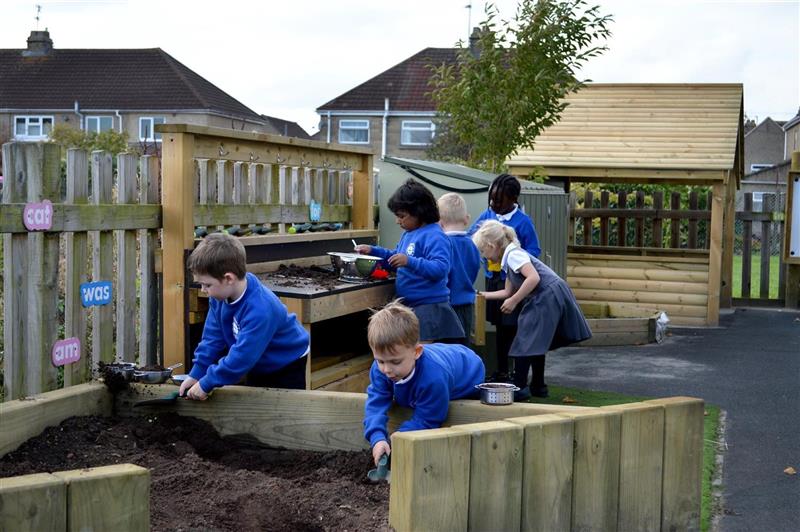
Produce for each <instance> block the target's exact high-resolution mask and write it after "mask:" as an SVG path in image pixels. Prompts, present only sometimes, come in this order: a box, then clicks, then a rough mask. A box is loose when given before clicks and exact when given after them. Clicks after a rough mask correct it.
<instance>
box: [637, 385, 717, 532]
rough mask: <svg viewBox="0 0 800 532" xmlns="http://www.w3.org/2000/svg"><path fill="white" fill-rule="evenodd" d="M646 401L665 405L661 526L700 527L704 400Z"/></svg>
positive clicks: (668, 399) (684, 398)
mask: <svg viewBox="0 0 800 532" xmlns="http://www.w3.org/2000/svg"><path fill="white" fill-rule="evenodd" d="M644 402H645V403H647V404H653V405H658V406H662V407H663V408H664V462H663V473H664V474H663V483H662V492H661V493H662V494H661V530H690V531H696V530H700V492H701V484H702V481H701V479H702V470H703V412H704V403H703V401H702V399H695V398H692V397H670V398H666V399H653V400H650V401H644Z"/></svg>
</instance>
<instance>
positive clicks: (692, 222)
mask: <svg viewBox="0 0 800 532" xmlns="http://www.w3.org/2000/svg"><path fill="white" fill-rule="evenodd" d="M697 199H698V195H697V190H692V191H691V192H689V210H692V211H696V210H697V206H698V201H697ZM687 244H688V248H689V249H697V218H694V217H692V218H689V236H688V238H687Z"/></svg>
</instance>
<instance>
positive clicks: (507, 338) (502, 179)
mask: <svg viewBox="0 0 800 532" xmlns="http://www.w3.org/2000/svg"><path fill="white" fill-rule="evenodd" d="M521 191H522V186H521V185H520V183H519V180H517V178H516V177H514V176H513V175H510V174H500V175H499V176H497V177H496V178H495V180H494V181H492V184H491V185H490V186H489V208H487V209H486V210H485V211H484V212H483V213H482V214H481V215H480V216H479V217H478V219H477V220H475V223H473V224H472V227H470V228H469V234H470V235H474V234H475V232H476V231H477V230H478V228H479V227H480V226H481V224H482V223H483V222H485V221H486V220H497V221H499V222H501V223H502V224H504V225H507V226H509V227H511V228H513V229H514V232H515V233H516V235H517V239H518V240H519V245H520V247H521V248H522V249H524V250H525V251H527V252H528V253H530V254H531V255H532V256H534V257H539V254H540V253H541V252H542V250H541V248H540V247H539V237H538V236H537V235H536V228H535V227H534V225H533V220H531V219H530V217H529V216H528V215H527V214H525V213H524V212H522V210H521V209H520V208H519V204H518V203H517V200H518V199H519V195H520V192H521ZM505 281H506V276H505V274H504V273H503V271H502V269H501V268H500V264H498V263H496V262H493V261H491V260H487V262H486V290H487V291H494V290H500V289H502V288H503V287H504V286H505ZM486 319H487V320H488V321H489V322H491V323H492V324H493V325H494V326H495V329H496V334H495V347H496V351H497V372H496V373H495V375H494V379H493V380H506V379H507V378H508V373H509V370H508V350H509V349H510V348H511V342H512V340H513V339H514V336H516V334H517V314H516V313H512V314H503V313H502V312H500V305H499V303H498V302H496V301H487V302H486Z"/></svg>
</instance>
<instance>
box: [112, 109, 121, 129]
mask: <svg viewBox="0 0 800 532" xmlns="http://www.w3.org/2000/svg"><path fill="white" fill-rule="evenodd" d="M114 114H115V115H117V118H119V133H120V134H122V115H121V114H119V109H117V110H116V111H114Z"/></svg>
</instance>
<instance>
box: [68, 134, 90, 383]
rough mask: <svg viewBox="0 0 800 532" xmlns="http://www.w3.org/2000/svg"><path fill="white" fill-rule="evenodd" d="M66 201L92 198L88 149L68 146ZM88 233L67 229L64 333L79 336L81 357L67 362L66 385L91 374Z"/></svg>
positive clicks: (77, 202) (82, 200) (83, 380)
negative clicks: (85, 293)
mask: <svg viewBox="0 0 800 532" xmlns="http://www.w3.org/2000/svg"><path fill="white" fill-rule="evenodd" d="M64 201H65V202H66V203H74V204H85V203H87V202H88V201H89V159H88V156H87V153H86V151H85V150H77V149H69V150H67V195H66V197H65V199H64ZM87 245H88V235H87V234H86V233H83V232H81V233H73V232H70V233H66V234H65V235H64V251H65V254H66V260H65V263H66V264H65V266H66V272H65V276H64V292H65V294H64V298H65V299H64V337H65V338H71V337H75V338H78V339H79V340H80V342H81V346H80V349H81V359H80V360H79V361H78V362H75V363H73V364H68V365H66V366H64V386H72V385H74V384H80V383H82V382H86V381H88V380H89V379H91V378H92V357H90V356H87V354H88V353H87V350H86V345H87V344H86V339H87V337H86V334H87V323H86V322H87V312H86V310H85V309H84V308H83V304H82V302H81V294H80V286H81V284H82V283H85V282H87V281H88V280H89V269H88V267H87V263H88V248H87Z"/></svg>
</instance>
